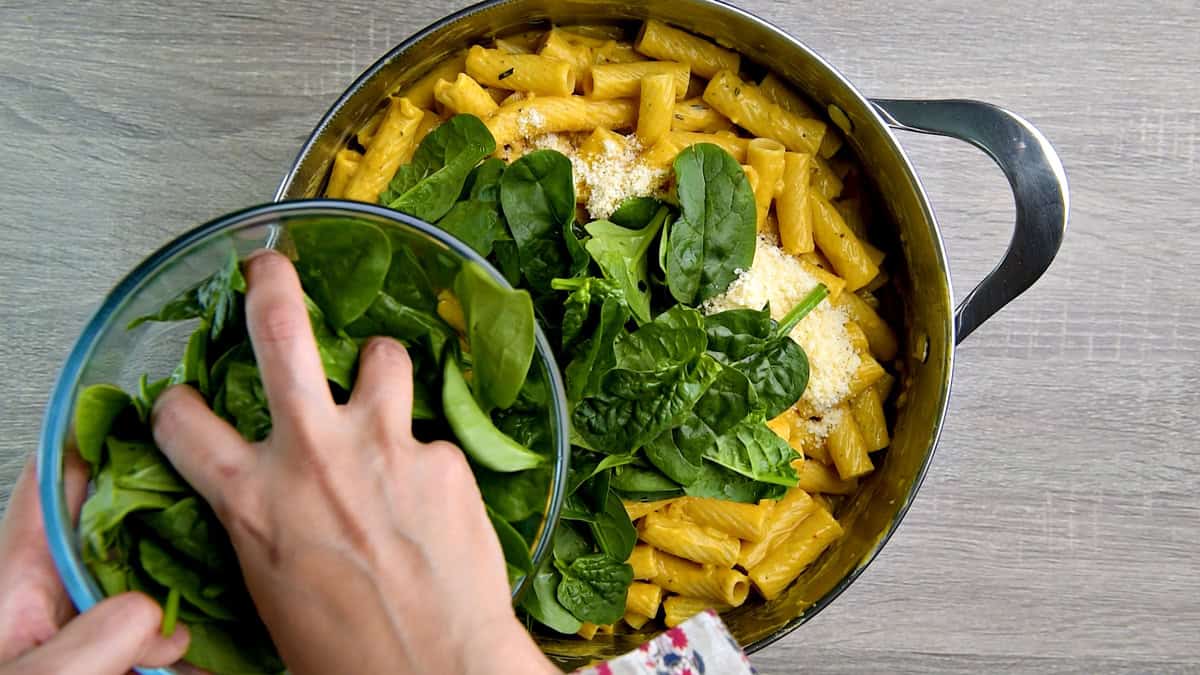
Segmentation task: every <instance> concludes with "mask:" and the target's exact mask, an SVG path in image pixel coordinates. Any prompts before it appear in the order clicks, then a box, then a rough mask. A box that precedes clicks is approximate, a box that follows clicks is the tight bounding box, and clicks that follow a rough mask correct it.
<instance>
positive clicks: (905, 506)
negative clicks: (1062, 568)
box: [274, 0, 957, 654]
mask: <svg viewBox="0 0 1200 675" xmlns="http://www.w3.org/2000/svg"><path fill="white" fill-rule="evenodd" d="M513 1H514V0H483V1H482V2H478V3H475V4H472V5H470V6H468V7H464V8H462V9H459V10H457V11H455V12H452V13H450V14H447V15H446V16H444V17H442V18H440V19H438V20H437V21H434V22H433V23H431V24H429V25H428V26H426V27H425V28H422V29H421V30H419V31H417V32H415V33H413V34H412V35H411V36H409V37H408V38H406V39H405V40H403V41H402V42H400V43H399V44H397V45H396V46H395V47H393V48H392V49H390V50H388V51H387V53H385V54H384V55H383V56H381V57H380V58H379V59H378V60H376V61H375V62H374V63H372V64H371V65H370V66H369V67H367V69H366V70H364V71H363V72H362V74H360V75H359V76H358V77H357V78H355V80H354V82H352V83H351V84H350V86H349V87H347V88H346V90H345V91H344V92H342V94H341V95H340V96H338V98H337V100H335V101H334V103H333V104H332V105H331V106H330V107H329V109H328V110H327V111H326V112H325V114H324V116H322V117H321V119H320V121H319V122H318V123H317V125H316V126H315V127H314V128H313V131H312V133H311V134H310V135H309V137H308V139H307V140H306V141H305V142H304V145H302V146H301V148H300V151H299V152H298V153H297V155H296V159H295V160H294V161H293V163H292V166H291V168H290V169H289V170H288V172H287V173H286V174H285V175H284V177H283V180H282V181H281V182H280V184H279V188H278V189H277V190H276V192H275V197H274V199H275V200H276V201H283V200H286V199H287V193H288V191H289V190H290V189H291V188H292V186H293V183H294V181H295V179H296V175H297V173H298V171H299V170H300V168H301V166H302V165H303V164H304V160H305V159H306V158H307V157H308V155H309V153H310V152H311V151H312V150H313V148H314V147H315V145H316V143H317V141H318V140H319V139H320V138H321V137H322V135H323V133H324V132H325V130H326V129H327V128H328V127H329V125H330V123H331V122H332V121H333V119H334V117H335V116H336V114H337V113H338V112H339V111H340V110H341V109H342V108H343V107H344V106H345V105H346V104H347V103H348V102H349V101H350V100H351V99H352V98H353V97H354V96H355V95H356V94H357V92H358V91H359V90H360V89H362V87H363V86H364V85H365V84H366V83H367V82H369V81H370V80H371V79H372V78H374V77H375V76H376V75H377V74H378V73H379V72H380V71H381V70H383V69H384V68H385V67H387V66H388V65H390V64H391V63H392V62H393V61H395V60H397V59H399V58H400V57H402V56H403V55H404V54H405V53H406V52H408V51H409V50H410V49H412V47H413V46H414V45H416V44H418V43H419V42H421V41H422V40H425V39H426V38H428V37H429V36H431V35H433V34H435V33H437V32H439V31H442V30H444V29H446V28H448V27H450V26H452V25H454V24H457V23H459V22H461V21H464V20H467V19H468V18H469V17H471V16H473V15H475V14H478V13H480V12H483V11H486V10H488V9H490V8H492V7H494V6H497V5H503V4H508V3H511V2H513ZM517 1H520V0H517ZM690 1H691V2H695V3H697V4H705V5H710V6H715V7H718V8H720V9H721V10H722V11H725V12H728V13H730V14H732V15H733V18H734V20H737V21H742V22H746V23H750V24H754V25H757V26H758V27H759V28H761V29H763V30H766V31H769V32H772V33H775V34H776V35H777V36H778V37H780V38H781V39H783V40H785V41H786V42H787V43H788V44H789V45H790V46H791V47H792V48H793V49H795V50H797V51H798V52H799V53H800V54H801V55H802V56H803V57H804V58H805V59H807V60H809V61H811V62H812V63H815V64H816V65H818V66H819V67H820V68H822V69H824V70H825V71H827V72H828V74H829V75H831V76H832V77H833V79H834V80H835V81H836V82H837V83H838V84H840V85H841V86H842V87H844V88H845V89H846V91H848V92H849V93H850V94H851V96H852V97H853V98H854V102H855V103H856V104H857V105H859V106H860V108H861V110H862V111H863V112H865V114H866V115H867V117H868V119H869V120H870V122H871V123H873V124H874V125H875V126H877V127H878V128H879V129H880V130H881V131H882V132H883V135H884V138H885V140H886V142H887V144H888V146H889V149H890V150H891V151H892V152H893V153H894V154H895V155H896V157H897V158H898V159H899V164H900V166H901V167H902V169H903V172H904V176H903V177H904V178H905V179H906V180H907V181H908V184H909V186H911V189H912V190H913V191H914V192H915V193H916V197H917V201H918V203H919V205H920V208H921V213H922V216H923V218H924V220H925V221H926V222H927V223H928V224H929V227H930V230H931V235H932V243H933V248H934V255H935V259H936V261H937V267H938V269H939V270H940V271H941V275H942V277H943V279H944V280H945V289H946V297H945V298H943V300H944V301H945V303H946V306H947V307H951V308H953V299H954V290H953V286H952V279H951V276H950V267H949V263H948V261H947V259H946V253H945V243H944V242H943V240H942V234H941V228H940V227H939V226H938V222H937V218H936V216H935V215H934V212H933V208H932V206H931V205H930V201H929V196H928V194H927V193H926V191H925V187H924V185H923V184H922V183H921V180H920V178H919V177H918V175H917V172H916V169H915V167H913V165H912V161H911V160H910V158H909V156H908V154H907V153H905V152H904V149H903V147H902V146H901V145H900V142H899V140H898V139H897V138H896V135H895V132H894V130H893V128H892V127H891V126H889V124H888V123H887V121H886V120H885V119H884V118H883V116H882V115H880V113H879V111H878V110H877V109H876V108H875V106H874V105H873V104H872V103H871V101H870V99H868V98H867V97H866V96H864V95H863V94H862V92H860V91H859V90H858V88H857V87H856V86H854V84H852V83H851V82H850V80H849V79H847V78H846V77H845V76H844V75H843V74H842V73H841V71H839V70H838V69H837V68H835V67H834V66H833V65H832V64H830V63H829V62H828V61H826V60H825V58H824V57H822V56H821V55H819V54H818V53H817V52H815V51H814V50H812V49H811V48H809V47H808V46H807V45H806V44H804V43H803V42H802V41H800V40H799V39H797V38H795V37H793V36H792V35H791V34H790V33H788V32H787V31H785V30H783V29H782V28H780V27H779V26H776V25H775V24H774V23H771V22H770V21H767V20H766V19H763V18H761V17H759V16H757V15H755V14H752V13H750V12H748V11H746V10H744V9H741V8H740V7H736V6H734V5H732V4H729V3H728V2H724V1H723V0H690ZM622 18H625V19H634V18H636V17H621V16H615V17H614V19H622ZM464 46H465V45H464ZM806 93H807V92H806ZM944 330H945V332H944V335H943V339H944V341H945V342H944V344H945V345H946V348H945V356H944V360H945V371H944V372H945V374H944V376H943V377H942V386H941V389H940V400H939V401H938V402H937V405H936V408H935V410H936V415H935V416H934V419H933V420H932V422H931V423H932V425H933V426H932V434H931V435H930V443H929V449H928V450H927V451H926V453H925V457H924V459H923V460H922V462H921V464H920V466H919V468H918V470H917V472H916V475H915V476H914V477H913V482H912V485H911V487H910V488H909V490H908V492H907V494H906V495H905V498H904V500H903V502H902V503H901V504H900V505H899V507H898V508H897V509H896V513H895V516H894V517H893V519H892V521H891V523H890V525H889V526H888V527H887V528H886V529H885V530H884V531H882V532H881V533H880V534H879V536H878V538H877V539H876V542H875V544H874V545H873V546H872V548H871V549H870V551H869V552H868V553H867V554H866V555H864V556H863V557H862V558H861V559H860V561H859V563H858V564H857V565H856V566H855V567H854V568H853V569H851V570H850V571H849V572H848V573H847V574H846V575H845V576H844V577H843V578H842V579H841V580H840V581H838V583H837V584H835V585H834V586H833V588H831V589H830V590H829V591H827V592H826V593H825V594H824V595H822V596H821V597H820V598H818V599H817V600H816V601H815V602H813V603H812V604H810V605H808V606H807V607H805V609H804V610H803V611H802V612H801V613H800V614H799V615H798V616H796V617H794V618H792V619H789V620H788V621H787V622H786V623H784V624H783V625H782V626H780V627H779V628H778V629H776V630H774V631H772V632H771V633H770V634H768V635H766V636H764V637H761V638H759V639H757V640H755V641H753V642H751V643H750V644H748V645H742V647H743V648H744V649H745V651H746V652H747V653H751V654H752V653H755V652H757V651H759V650H761V649H763V648H764V647H767V646H770V645H772V644H774V643H775V642H777V641H778V640H780V639H782V638H783V637H784V636H786V635H788V634H789V633H791V632H792V631H794V630H795V629H796V628H798V627H799V626H800V625H801V624H803V623H805V622H806V621H808V620H809V619H811V618H812V617H814V616H816V615H817V614H818V613H820V612H821V610H823V609H825V607H827V606H828V605H829V604H830V603H832V602H833V601H834V600H836V599H837V598H838V596H840V595H841V594H842V592H844V591H845V590H846V589H847V588H848V587H849V586H850V585H851V584H853V583H854V582H855V581H856V580H857V579H858V577H859V576H860V575H861V574H862V573H863V571H864V570H865V569H866V568H867V567H868V566H869V565H870V564H871V563H872V562H873V561H874V560H875V558H876V556H878V555H879V552H880V551H881V550H882V549H883V547H884V546H885V545H886V544H887V542H888V541H889V540H890V539H891V537H892V535H894V534H895V532H896V530H897V529H898V528H899V526H900V523H901V521H903V520H904V517H905V516H906V515H907V514H908V510H909V509H910V508H911V507H912V504H913V502H914V501H915V499H916V495H917V493H918V492H919V491H920V488H921V485H922V483H923V482H924V480H925V476H926V475H927V474H928V472H929V467H930V464H931V463H932V461H933V456H934V453H935V452H936V450H937V445H938V442H939V441H940V439H941V433H942V429H943V427H944V425H945V420H946V412H947V410H948V408H949V402H950V390H951V384H952V381H953V376H954V353H955V345H956V344H957V339H956V331H955V320H954V313H953V311H951V313H950V315H949V316H948V317H947V319H946V325H945V327H944Z"/></svg>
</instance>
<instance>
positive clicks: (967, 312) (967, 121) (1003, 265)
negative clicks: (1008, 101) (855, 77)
mask: <svg viewBox="0 0 1200 675" xmlns="http://www.w3.org/2000/svg"><path fill="white" fill-rule="evenodd" d="M872 102H873V103H874V104H875V109H876V110H878V111H879V114H880V115H882V116H883V119H884V121H885V122H887V123H888V125H889V126H891V127H893V128H896V129H904V130H906V131H915V132H918V133H925V134H935V135H938V136H950V137H952V138H957V139H960V140H964V141H966V142H968V143H970V144H971V145H974V146H975V147H977V148H979V149H980V150H983V151H984V152H986V153H987V154H988V156H989V157H991V158H992V159H993V160H995V162H996V164H999V165H1000V168H1001V170H1003V171H1004V175H1005V176H1007V177H1008V183H1009V185H1010V186H1011V187H1012V191H1013V199H1014V200H1015V202H1016V206H1017V219H1016V220H1017V222H1016V225H1015V227H1014V228H1013V237H1012V241H1011V242H1009V244H1008V251H1007V252H1006V253H1005V254H1004V259H1003V260H1001V261H1000V263H999V264H998V265H996V267H995V269H993V270H992V271H991V273H989V274H988V275H987V277H985V278H984V280H983V281H981V282H979V285H978V286H976V287H975V288H974V289H973V290H972V291H971V292H970V293H969V294H968V295H967V297H966V299H964V300H963V301H962V303H961V304H959V306H958V308H957V309H956V310H955V312H954V330H955V335H956V336H957V342H962V341H963V340H964V339H965V338H966V337H967V336H968V335H970V334H971V332H972V331H974V330H975V329H976V328H978V327H979V326H980V324H982V323H983V322H984V321H986V320H987V319H988V318H989V317H990V316H992V315H993V314H995V313H996V312H997V311H999V310H1000V308H1001V307H1003V306H1005V305H1007V304H1008V303H1009V302H1011V301H1012V300H1013V299H1014V298H1016V297H1017V296H1018V295H1020V294H1021V293H1023V292H1025V290H1026V289H1028V288H1029V287H1030V286H1032V285H1033V282H1035V281H1037V280H1038V278H1039V277H1041V276H1042V273H1044V272H1045V271H1046V268H1047V267H1049V266H1050V262H1051V261H1052V260H1054V256H1055V255H1056V254H1057V253H1058V248H1059V246H1060V245H1061V244H1062V240H1063V235H1064V234H1065V233H1066V230H1067V212H1068V210H1069V205H1070V197H1069V195H1068V192H1067V174H1066V172H1064V171H1063V166H1062V162H1061V161H1060V160H1059V158H1058V153H1056V152H1055V151H1054V148H1053V147H1051V146H1050V142H1049V141H1047V140H1046V137H1045V136H1043V135H1042V134H1041V132H1040V131H1038V130H1037V129H1036V128H1034V126H1033V125H1032V124H1030V123H1029V122H1027V121H1025V120H1024V119H1022V118H1021V117H1019V116H1017V115H1015V114H1013V113H1011V112H1009V111H1007V110H1004V109H1003V108H998V107H996V106H994V105H992V104H990V103H983V102H981V101H965V100H943V101H919V100H898V99H872Z"/></svg>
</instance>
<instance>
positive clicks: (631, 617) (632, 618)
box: [624, 611, 650, 630]
mask: <svg viewBox="0 0 1200 675" xmlns="http://www.w3.org/2000/svg"><path fill="white" fill-rule="evenodd" d="M624 619H625V623H627V624H629V627H630V628H632V629H634V630H640V629H641V627H642V626H645V625H646V624H648V623H650V617H648V616H644V615H642V614H638V613H636V612H629V611H626V612H625V617H624Z"/></svg>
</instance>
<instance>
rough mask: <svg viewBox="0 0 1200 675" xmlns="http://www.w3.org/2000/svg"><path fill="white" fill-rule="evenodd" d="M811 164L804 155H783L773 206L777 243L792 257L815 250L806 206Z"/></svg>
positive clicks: (809, 213)
mask: <svg viewBox="0 0 1200 675" xmlns="http://www.w3.org/2000/svg"><path fill="white" fill-rule="evenodd" d="M811 164H812V155H810V154H807V153H797V152H789V153H785V154H784V156H783V175H782V176H781V187H780V190H779V198H778V201H776V203H775V215H776V216H778V217H779V243H780V245H781V246H783V250H784V251H787V252H788V253H790V254H792V255H800V254H801V253H807V252H809V251H812V250H813V248H814V244H813V232H812V212H811V210H810V209H809V206H808V193H809V182H810V181H811V180H812V170H811V169H810V168H809V167H810V166H811ZM843 285H844V284H843ZM830 292H832V289H830Z"/></svg>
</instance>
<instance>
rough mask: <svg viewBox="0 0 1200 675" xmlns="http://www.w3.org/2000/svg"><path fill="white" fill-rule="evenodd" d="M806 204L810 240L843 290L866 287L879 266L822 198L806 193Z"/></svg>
mask: <svg viewBox="0 0 1200 675" xmlns="http://www.w3.org/2000/svg"><path fill="white" fill-rule="evenodd" d="M808 204H809V208H810V210H811V211H812V223H813V240H814V241H815V242H816V244H817V246H818V247H819V248H820V249H821V252H822V253H824V254H825V257H827V258H829V262H830V263H832V264H833V269H834V271H835V272H837V275H838V276H839V277H841V278H843V279H845V280H846V290H848V291H856V290H858V289H859V288H862V287H863V286H865V285H867V282H869V281H871V279H874V278H875V275H877V274H879V266H878V265H876V264H875V263H874V262H872V261H871V259H870V258H869V257H868V256H867V251H866V249H865V248H863V245H862V242H861V241H860V240H859V238H858V237H856V236H854V233H853V232H851V231H850V228H848V227H846V223H845V221H843V220H842V216H841V215H839V214H838V212H837V209H835V208H833V206H832V205H831V204H830V203H829V202H828V201H827V200H826V199H825V198H824V197H822V196H820V195H815V194H811V193H810V194H809V198H808ZM864 330H865V328H864Z"/></svg>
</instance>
